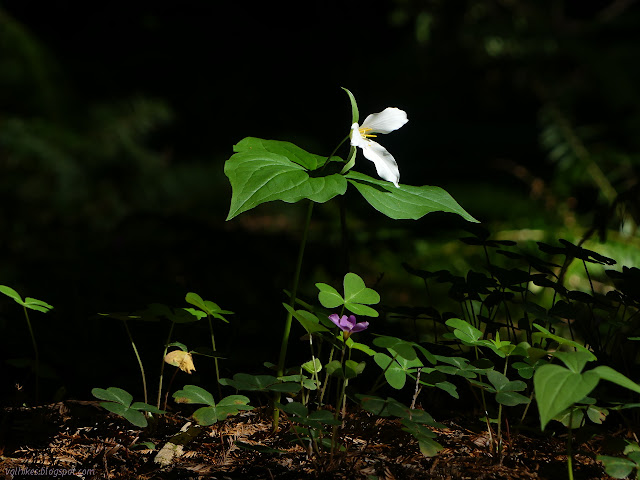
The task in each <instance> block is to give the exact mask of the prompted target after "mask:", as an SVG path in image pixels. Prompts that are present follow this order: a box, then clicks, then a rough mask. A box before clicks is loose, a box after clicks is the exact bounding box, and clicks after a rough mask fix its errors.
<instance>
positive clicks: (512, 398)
mask: <svg viewBox="0 0 640 480" xmlns="http://www.w3.org/2000/svg"><path fill="white" fill-rule="evenodd" d="M496 402H498V403H501V404H502V405H506V406H507V407H513V406H515V405H521V404H527V403H529V397H525V396H524V395H521V394H519V393H516V392H498V393H496Z"/></svg>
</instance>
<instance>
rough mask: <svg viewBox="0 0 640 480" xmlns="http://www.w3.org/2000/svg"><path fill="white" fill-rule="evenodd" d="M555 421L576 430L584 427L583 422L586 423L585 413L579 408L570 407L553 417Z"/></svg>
mask: <svg viewBox="0 0 640 480" xmlns="http://www.w3.org/2000/svg"><path fill="white" fill-rule="evenodd" d="M553 420H557V421H558V422H560V423H561V424H562V425H564V426H565V427H566V428H569V426H571V428H572V429H574V430H575V429H577V428H580V427H581V426H582V422H583V421H584V413H583V412H582V410H580V409H579V408H574V407H570V408H567V409H566V410H565V411H563V412H560V413H559V414H558V415H556V416H555V417H553Z"/></svg>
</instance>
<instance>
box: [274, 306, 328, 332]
mask: <svg viewBox="0 0 640 480" xmlns="http://www.w3.org/2000/svg"><path fill="white" fill-rule="evenodd" d="M282 305H283V306H284V308H285V309H286V310H287V312H289V313H291V315H293V317H294V318H295V319H296V320H298V322H299V323H300V325H302V327H303V328H304V329H305V330H306V331H307V333H316V332H328V331H329V329H328V328H326V327H324V326H323V325H321V324H320V320H318V317H316V316H315V315H314V314H313V313H311V312H307V311H306V310H294V309H293V307H292V306H291V305H289V304H287V303H283V304H282Z"/></svg>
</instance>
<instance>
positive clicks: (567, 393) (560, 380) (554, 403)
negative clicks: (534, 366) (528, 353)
mask: <svg viewBox="0 0 640 480" xmlns="http://www.w3.org/2000/svg"><path fill="white" fill-rule="evenodd" d="M599 381H600V377H599V375H598V374H597V373H594V372H593V371H588V372H585V373H575V372H572V371H571V370H569V369H567V368H564V367H561V366H560V365H543V366H542V367H540V368H538V370H536V373H535V375H534V376H533V385H534V388H535V394H536V401H537V403H538V411H539V413H540V424H541V427H540V428H541V429H542V430H544V427H545V425H546V424H547V423H548V422H549V420H551V419H552V418H553V417H555V416H556V415H558V414H559V413H560V412H562V411H563V410H565V409H567V408H569V407H570V406H571V405H573V404H574V403H576V402H578V401H580V400H582V399H583V398H584V397H585V396H587V395H588V394H589V393H590V392H591V391H592V390H593V389H594V388H596V385H598V382H599Z"/></svg>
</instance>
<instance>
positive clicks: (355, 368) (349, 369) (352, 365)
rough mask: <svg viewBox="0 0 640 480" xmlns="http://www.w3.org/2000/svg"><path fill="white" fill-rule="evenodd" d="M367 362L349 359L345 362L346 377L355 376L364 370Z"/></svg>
mask: <svg viewBox="0 0 640 480" xmlns="http://www.w3.org/2000/svg"><path fill="white" fill-rule="evenodd" d="M366 366H367V364H366V362H360V363H358V362H356V361H355V360H347V361H346V362H344V376H345V378H355V377H357V376H358V375H360V374H361V373H362V372H363V371H364V367H366Z"/></svg>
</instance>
